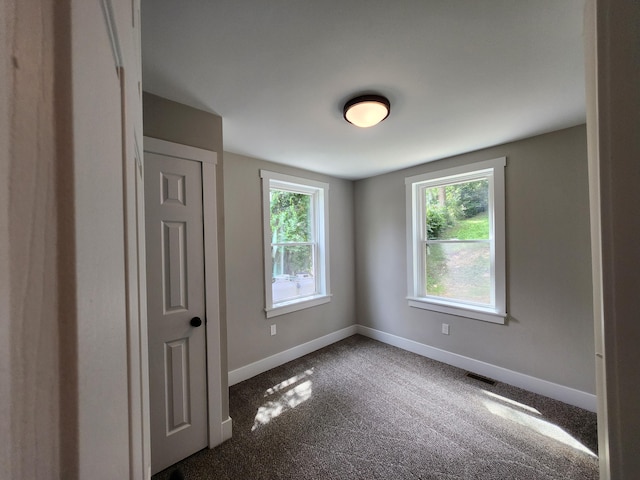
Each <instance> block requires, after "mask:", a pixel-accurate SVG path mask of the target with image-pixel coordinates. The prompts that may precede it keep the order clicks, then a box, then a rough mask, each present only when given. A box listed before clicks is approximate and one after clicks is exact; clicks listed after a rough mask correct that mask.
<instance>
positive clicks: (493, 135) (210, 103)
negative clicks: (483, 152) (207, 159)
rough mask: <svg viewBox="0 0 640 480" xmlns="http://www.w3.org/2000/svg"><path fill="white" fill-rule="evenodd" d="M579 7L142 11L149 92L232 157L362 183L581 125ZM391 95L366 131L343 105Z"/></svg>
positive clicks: (208, 5)
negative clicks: (216, 127)
mask: <svg viewBox="0 0 640 480" xmlns="http://www.w3.org/2000/svg"><path fill="white" fill-rule="evenodd" d="M583 7H584V0H396V1H390V0H215V1H211V0H181V1H177V0H143V2H142V18H143V22H142V56H143V85H144V89H145V90H146V91H149V92H151V93H155V94H157V95H160V96H163V97H166V98H169V99H172V100H176V101H178V102H182V103H185V104H187V105H191V106H194V107H197V108H200V109H203V110H207V111H211V112H215V113H217V114H219V115H221V116H222V118H223V130H224V132H223V135H224V149H225V150H226V151H230V152H235V153H240V154H244V155H248V156H253V157H258V158H262V159H265V160H271V161H273V162H278V163H283V164H288V165H295V166H298V167H302V168H306V169H309V170H313V171H317V172H321V173H326V174H329V175H334V176H338V177H344V178H350V179H357V178H364V177H368V176H372V175H376V174H380V173H384V172H388V171H391V170H397V169H399V168H403V167H407V166H411V165H417V164H420V163H424V162H427V161H431V160H436V159H440V158H444V157H447V156H451V155H455V154H459V153H463V152H469V151H473V150H477V149H479V148H483V147H488V146H492V145H498V144H501V143H504V142H508V141H512V140H516V139H520V138H525V137H529V136H532V135H536V134H540V133H544V132H549V131H553V130H558V129H561V128H565V127H569V126H573V125H578V124H580V123H583V122H584V121H585V100H584V96H585V95H584V59H583V39H582V26H583V24H582V12H583ZM367 92H377V93H381V94H383V95H386V96H387V97H388V98H389V100H390V101H391V115H390V116H389V118H387V119H386V120H385V121H384V122H383V123H381V124H380V125H378V126H376V127H372V128H369V129H359V128H357V127H354V126H353V125H351V124H349V123H347V122H345V121H344V119H343V118H342V106H343V104H344V102H345V101H346V100H348V99H349V98H350V97H352V96H354V95H356V94H359V93H367Z"/></svg>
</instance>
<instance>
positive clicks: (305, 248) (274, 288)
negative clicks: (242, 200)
mask: <svg viewBox="0 0 640 480" xmlns="http://www.w3.org/2000/svg"><path fill="white" fill-rule="evenodd" d="M261 176H262V181H263V216H264V219H263V220H264V236H265V238H264V242H265V298H266V307H265V310H266V312H267V317H272V316H275V315H281V314H283V313H289V312H291V311H295V310H299V309H301V308H307V307H311V306H314V305H318V304H321V303H325V302H328V301H329V293H328V292H329V281H328V245H327V242H326V241H325V240H326V237H327V213H328V212H327V210H328V208H327V202H328V195H327V193H328V185H327V184H325V183H321V182H315V181H311V180H306V179H302V178H298V177H292V176H289V175H283V174H278V173H275V172H268V171H265V170H262V171H261Z"/></svg>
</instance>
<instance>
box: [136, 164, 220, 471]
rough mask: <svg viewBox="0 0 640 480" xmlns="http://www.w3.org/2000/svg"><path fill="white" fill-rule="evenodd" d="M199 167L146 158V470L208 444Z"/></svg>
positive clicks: (197, 165)
mask: <svg viewBox="0 0 640 480" xmlns="http://www.w3.org/2000/svg"><path fill="white" fill-rule="evenodd" d="M201 169H202V167H201V164H200V163H199V162H195V161H191V160H184V159H179V158H175V157H168V156H163V155H158V154H153V153H146V154H145V222H146V242H147V309H148V331H149V374H150V376H149V388H150V410H151V467H152V472H153V473H156V472H158V471H160V470H162V469H164V468H166V467H168V466H170V465H172V464H174V463H176V462H178V461H180V460H182V459H183V458H185V457H187V456H189V455H191V454H192V453H195V452H197V451H198V450H200V449H202V448H205V447H206V446H207V424H208V423H207V393H206V343H205V342H206V339H205V325H204V324H203V325H202V326H200V327H194V326H191V324H190V320H191V319H192V318H194V317H200V318H204V316H205V303H204V251H203V213H202V170H201Z"/></svg>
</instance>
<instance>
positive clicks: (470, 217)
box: [424, 178, 490, 240]
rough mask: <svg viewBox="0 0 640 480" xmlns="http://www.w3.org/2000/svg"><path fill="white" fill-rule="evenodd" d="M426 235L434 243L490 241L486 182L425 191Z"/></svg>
mask: <svg viewBox="0 0 640 480" xmlns="http://www.w3.org/2000/svg"><path fill="white" fill-rule="evenodd" d="M424 201H425V212H426V216H427V218H426V222H425V226H426V230H427V231H426V235H427V238H428V239H432V240H449V239H458V240H485V239H488V238H489V231H490V227H489V215H488V209H489V181H488V180H487V179H486V178H483V179H480V180H473V181H470V182H463V183H455V184H452V185H443V186H439V187H431V188H425V189H424Z"/></svg>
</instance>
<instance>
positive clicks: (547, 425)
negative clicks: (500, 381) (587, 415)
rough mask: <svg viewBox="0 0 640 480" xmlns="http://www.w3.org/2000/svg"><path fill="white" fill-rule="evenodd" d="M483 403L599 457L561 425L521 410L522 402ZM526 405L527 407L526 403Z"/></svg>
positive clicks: (554, 438)
mask: <svg viewBox="0 0 640 480" xmlns="http://www.w3.org/2000/svg"><path fill="white" fill-rule="evenodd" d="M500 400H502V401H504V400H508V399H505V398H504V397H502V398H501V399H500ZM482 403H483V404H484V406H485V407H487V410H489V411H490V412H491V413H493V414H494V415H497V416H499V417H502V418H504V419H507V420H511V421H513V422H516V423H518V424H520V425H523V426H525V427H527V428H530V429H531V430H533V431H535V432H538V433H540V434H541V435H544V436H545V437H548V438H551V439H553V440H556V441H558V442H560V443H563V444H565V445H567V446H569V447H572V448H574V449H576V450H578V451H580V452H583V453H586V454H587V455H589V456H591V457H594V458H598V456H597V455H596V454H595V453H593V452H592V451H591V450H589V449H588V448H587V447H585V446H584V445H583V444H582V443H580V442H579V441H578V440H576V439H575V438H574V437H572V436H571V435H569V434H568V433H567V432H565V431H564V430H563V429H562V428H560V427H559V426H557V425H554V424H553V423H551V422H548V421H546V420H543V419H542V418H539V417H536V416H534V415H532V413H530V412H529V411H523V410H520V409H519V408H521V405H522V404H519V405H518V407H515V406H511V405H504V404H501V403H498V402H496V401H493V400H482ZM514 403H518V402H514ZM524 406H525V407H527V406H526V405H524ZM528 408H531V407H528ZM525 410H526V409H525ZM534 410H535V409H534ZM536 412H537V410H536ZM537 413H538V414H539V413H540V412H537Z"/></svg>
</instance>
